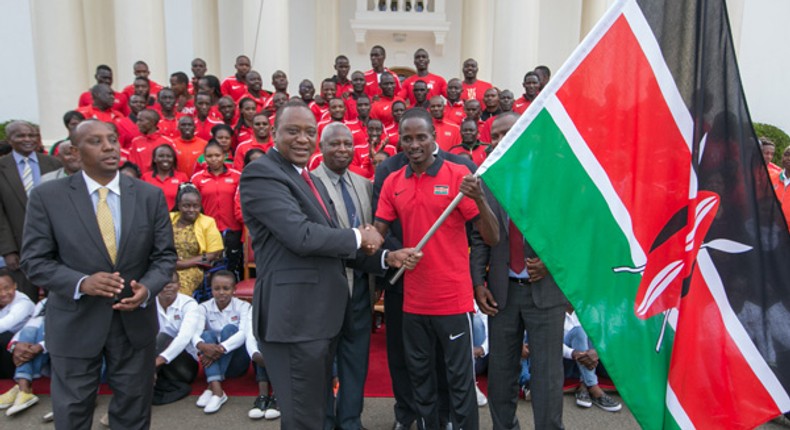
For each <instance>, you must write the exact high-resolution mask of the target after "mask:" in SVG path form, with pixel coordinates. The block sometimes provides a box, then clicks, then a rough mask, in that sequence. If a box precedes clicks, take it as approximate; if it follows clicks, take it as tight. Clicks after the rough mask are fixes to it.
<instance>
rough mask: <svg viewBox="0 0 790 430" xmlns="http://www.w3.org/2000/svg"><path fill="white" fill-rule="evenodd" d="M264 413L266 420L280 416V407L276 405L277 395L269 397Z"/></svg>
mask: <svg viewBox="0 0 790 430" xmlns="http://www.w3.org/2000/svg"><path fill="white" fill-rule="evenodd" d="M264 413H265V415H264V418H266V419H267V420H276V419H277V418H280V408H278V407H277V397H274V396H271V397H270V398H269V404H268V405H266V410H265V411H264Z"/></svg>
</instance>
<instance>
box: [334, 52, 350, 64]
mask: <svg viewBox="0 0 790 430" xmlns="http://www.w3.org/2000/svg"><path fill="white" fill-rule="evenodd" d="M340 60H346V61H348V57H346V56H345V55H343V54H340V55H338V56H337V57H335V64H337V62H338V61H340Z"/></svg>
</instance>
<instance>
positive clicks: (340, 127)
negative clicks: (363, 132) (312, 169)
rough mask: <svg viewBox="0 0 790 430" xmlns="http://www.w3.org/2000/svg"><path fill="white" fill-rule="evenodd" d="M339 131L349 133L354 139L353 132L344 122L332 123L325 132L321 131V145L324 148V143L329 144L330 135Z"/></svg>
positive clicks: (325, 128)
mask: <svg viewBox="0 0 790 430" xmlns="http://www.w3.org/2000/svg"><path fill="white" fill-rule="evenodd" d="M339 130H345V131H347V132H348V135H349V136H350V137H353V136H352V135H351V130H350V129H349V128H348V127H347V126H346V125H345V124H343V123H342V122H337V121H332V122H330V123H329V124H327V125H326V127H324V129H323V130H321V139H320V141H321V145H322V146H323V144H324V142H327V140H328V139H329V134H330V133H335V132H337V131H339Z"/></svg>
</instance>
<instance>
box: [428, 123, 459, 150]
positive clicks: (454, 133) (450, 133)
mask: <svg viewBox="0 0 790 430" xmlns="http://www.w3.org/2000/svg"><path fill="white" fill-rule="evenodd" d="M433 128H434V129H436V144H437V145H439V148H441V149H442V150H444V151H447V150H448V149H450V148H451V147H453V146H455V145H458V144H460V143H461V128H460V127H458V126H457V125H455V124H453V123H451V122H448V121H445V120H443V119H442V120H437V119H436V118H434V119H433Z"/></svg>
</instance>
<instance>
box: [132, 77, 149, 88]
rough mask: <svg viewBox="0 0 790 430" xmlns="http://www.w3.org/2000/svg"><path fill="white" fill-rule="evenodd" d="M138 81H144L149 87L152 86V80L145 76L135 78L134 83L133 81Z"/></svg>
mask: <svg viewBox="0 0 790 430" xmlns="http://www.w3.org/2000/svg"><path fill="white" fill-rule="evenodd" d="M137 81H144V82H145V83H146V84H148V85H149V86H150V85H151V80H150V79H148V78H146V77H145V76H135V78H134V81H133V82H137Z"/></svg>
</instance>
